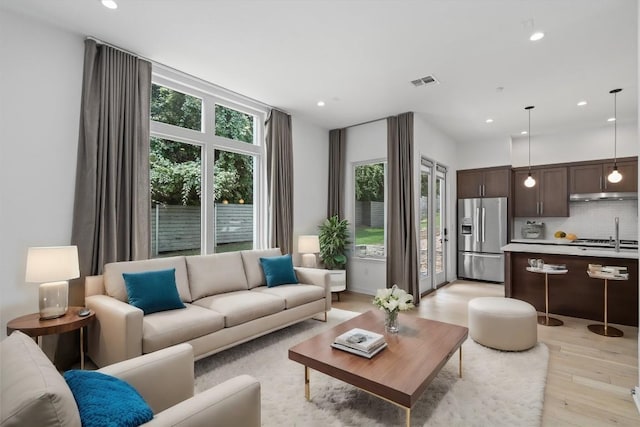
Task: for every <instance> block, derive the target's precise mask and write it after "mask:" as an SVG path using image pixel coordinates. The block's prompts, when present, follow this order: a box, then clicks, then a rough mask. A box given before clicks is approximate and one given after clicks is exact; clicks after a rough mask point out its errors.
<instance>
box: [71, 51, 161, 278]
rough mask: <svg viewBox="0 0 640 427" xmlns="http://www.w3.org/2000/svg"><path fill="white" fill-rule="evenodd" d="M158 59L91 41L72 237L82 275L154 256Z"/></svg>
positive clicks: (87, 56) (84, 81) (82, 105)
mask: <svg viewBox="0 0 640 427" xmlns="http://www.w3.org/2000/svg"><path fill="white" fill-rule="evenodd" d="M150 101H151V64H150V63H149V62H147V61H144V60H141V59H139V58H137V57H135V56H132V55H130V54H128V53H125V52H122V51H120V50H117V49H114V48H112V47H109V46H105V45H102V44H97V43H96V42H95V41H94V40H86V41H85V55H84V75H83V82H82V104H81V115H80V136H79V140H78V160H77V169H76V189H75V203H74V209H73V228H72V235H71V241H72V243H73V244H75V245H77V246H78V255H79V261H80V273H81V276H87V275H94V274H100V273H101V272H102V268H103V266H104V264H105V263H108V262H113V261H128V260H136V259H145V258H148V257H149V246H150V231H149V221H150V219H149V217H150V213H151V212H150V195H149V192H150V189H149V106H150Z"/></svg>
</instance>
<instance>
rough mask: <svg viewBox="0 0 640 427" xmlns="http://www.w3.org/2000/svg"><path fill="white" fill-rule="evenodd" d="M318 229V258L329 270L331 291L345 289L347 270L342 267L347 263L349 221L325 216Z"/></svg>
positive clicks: (335, 216) (336, 216)
mask: <svg viewBox="0 0 640 427" xmlns="http://www.w3.org/2000/svg"><path fill="white" fill-rule="evenodd" d="M319 229H320V232H319V233H318V240H319V241H320V259H321V260H322V262H323V263H324V266H325V267H326V268H327V269H329V270H331V292H342V291H344V290H346V289H347V272H346V270H345V269H344V268H345V266H346V264H347V256H346V255H345V252H346V249H347V244H348V243H349V240H348V238H349V222H348V221H347V220H346V219H340V217H338V215H334V216H332V217H330V218H327V219H326V220H325V221H324V223H323V224H322V225H320V227H319ZM338 300H340V294H339V293H338Z"/></svg>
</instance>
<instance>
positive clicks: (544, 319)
mask: <svg viewBox="0 0 640 427" xmlns="http://www.w3.org/2000/svg"><path fill="white" fill-rule="evenodd" d="M527 271H530V272H531V273H540V274H544V316H538V324H539V325H544V326H562V325H564V322H563V321H562V320H560V319H556V318H555V317H549V274H566V273H567V272H568V271H569V270H567V269H564V270H559V269H553V268H548V267H546V266H545V267H542V268H537V267H527Z"/></svg>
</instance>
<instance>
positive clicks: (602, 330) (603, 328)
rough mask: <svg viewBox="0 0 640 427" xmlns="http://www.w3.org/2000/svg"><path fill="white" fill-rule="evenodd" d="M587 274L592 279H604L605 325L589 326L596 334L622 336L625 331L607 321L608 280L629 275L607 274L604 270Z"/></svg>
mask: <svg viewBox="0 0 640 427" xmlns="http://www.w3.org/2000/svg"><path fill="white" fill-rule="evenodd" d="M587 274H588V275H589V277H591V278H592V279H603V280H604V325H588V326H587V328H589V330H590V331H591V332H593V333H595V334H598V335H603V336H605V337H621V336H623V335H624V333H623V332H622V331H621V330H620V329H618V328H614V327H613V326H609V324H608V322H607V320H608V319H607V305H608V304H607V295H608V281H609V280H628V279H629V276H627V275H619V276H616V275H613V274H606V273H602V272H596V271H587Z"/></svg>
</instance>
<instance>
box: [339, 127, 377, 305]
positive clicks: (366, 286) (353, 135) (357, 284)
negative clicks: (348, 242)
mask: <svg viewBox="0 0 640 427" xmlns="http://www.w3.org/2000/svg"><path fill="white" fill-rule="evenodd" d="M345 157H346V162H345V168H346V170H345V218H346V219H347V220H349V224H350V225H351V231H352V232H353V227H354V224H355V203H354V201H355V189H354V185H353V183H354V163H357V162H363V161H368V160H379V159H385V160H386V158H387V121H386V120H378V121H376V122H373V123H369V124H366V125H359V126H354V127H351V128H348V129H347V149H346V156H345ZM351 238H352V240H353V234H352V236H351ZM386 287H387V266H386V262H385V261H384V260H372V259H363V258H357V257H351V256H350V257H349V264H348V267H347V288H348V289H349V290H350V291H354V292H360V293H363V294H368V295H374V294H375V293H376V290H377V289H381V288H386Z"/></svg>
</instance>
